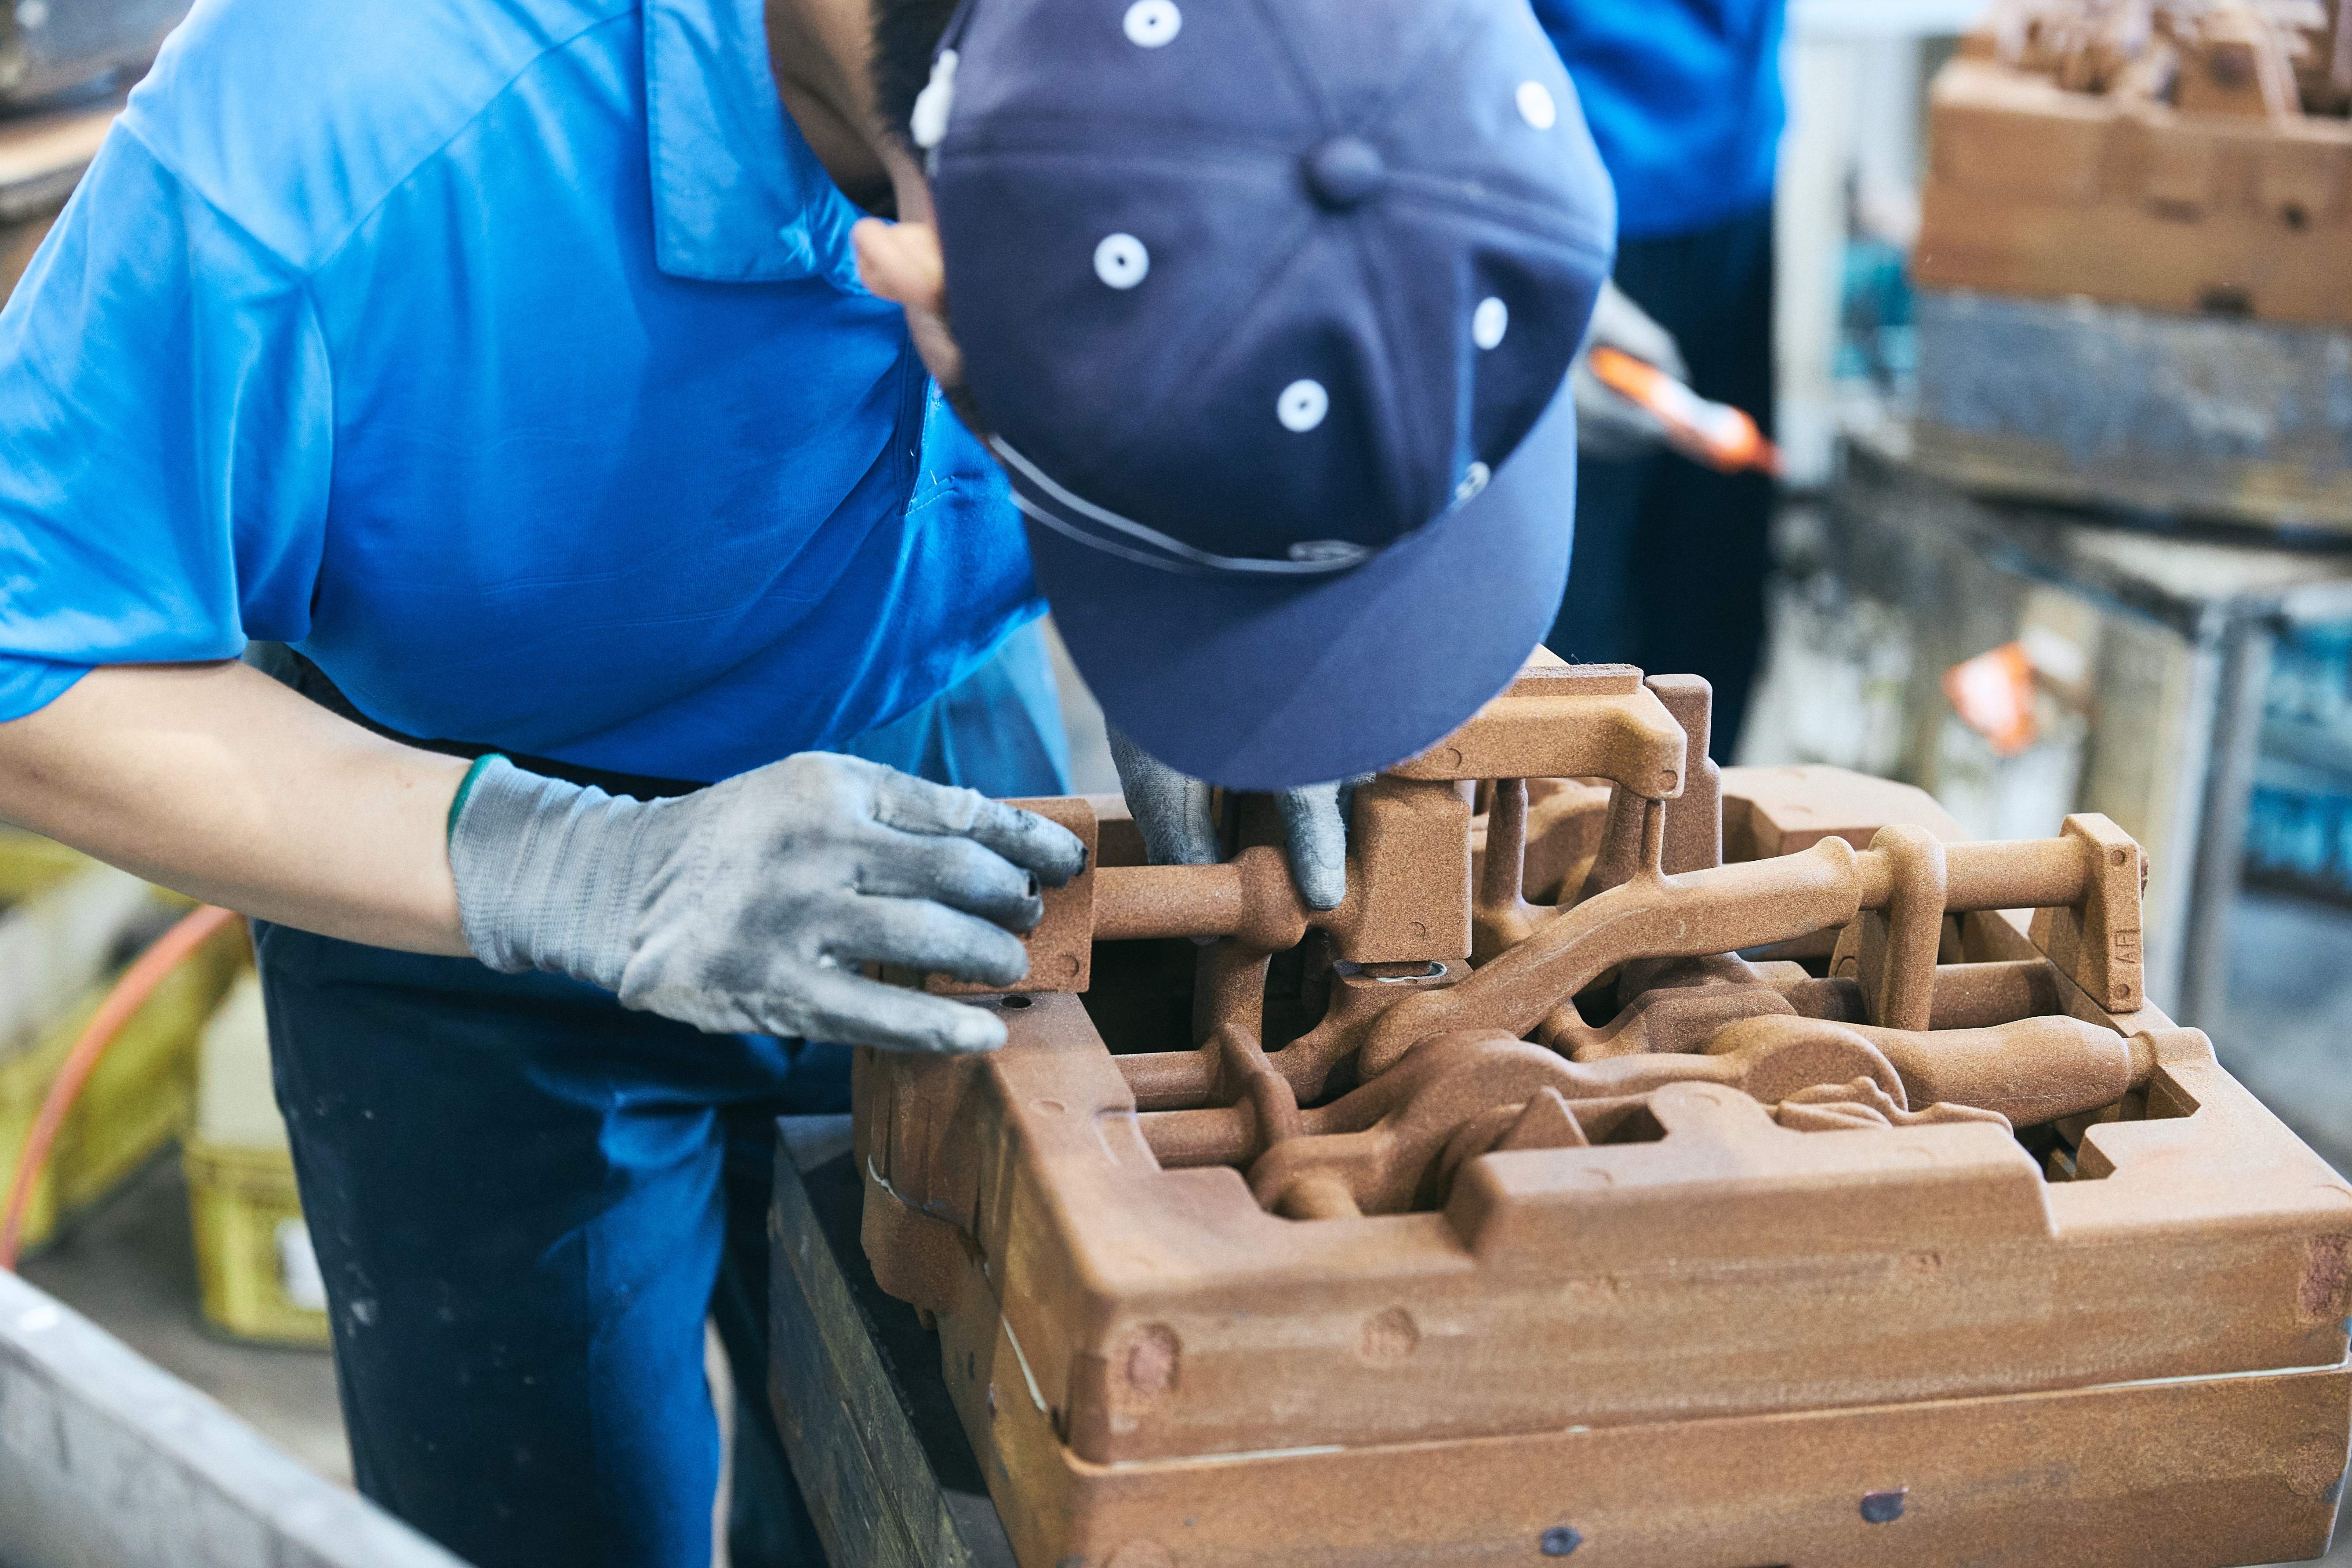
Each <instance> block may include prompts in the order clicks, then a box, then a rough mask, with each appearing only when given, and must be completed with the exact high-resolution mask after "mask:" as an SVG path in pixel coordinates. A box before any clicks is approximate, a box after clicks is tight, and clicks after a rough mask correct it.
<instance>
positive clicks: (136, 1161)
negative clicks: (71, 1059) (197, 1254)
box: [0, 829, 245, 1245]
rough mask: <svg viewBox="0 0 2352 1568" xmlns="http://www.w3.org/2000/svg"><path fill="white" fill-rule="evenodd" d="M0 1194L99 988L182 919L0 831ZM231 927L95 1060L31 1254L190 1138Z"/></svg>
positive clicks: (34, 1210) (174, 909)
mask: <svg viewBox="0 0 2352 1568" xmlns="http://www.w3.org/2000/svg"><path fill="white" fill-rule="evenodd" d="M0 904H5V906H6V909H5V913H0V1191H5V1188H6V1186H7V1184H8V1183H9V1181H10V1180H11V1178H12V1176H13V1173H14V1172H15V1169H16V1158H17V1155H18V1154H19V1152H21V1151H22V1150H23V1147H24V1143H25V1139H26V1134H27V1133H28V1132H29V1131H31V1129H32V1126H33V1122H34V1120H35V1118H36V1117H37V1115H38V1114H39V1111H40V1107H41V1101H42V1100H43V1098H44V1097H45V1096H46V1095H47V1092H48V1088H49V1085H50V1083H51V1081H52V1080H53V1079H56V1077H57V1074H58V1068H60V1067H61V1066H62V1065H63V1064H64V1062H65V1059H66V1056H67V1053H68V1051H70V1050H71V1049H72V1047H73V1043H74V1040H75V1039H76V1037H79V1035H80V1034H81V1032H82V1030H83V1028H84V1027H85V1026H87V1025H88V1024H89V1020H90V1018H91V1016H92V1015H93V1014H95V1013H96V1012H97V1010H98V1006H99V1004H100V1000H101V998H102V996H103V994H104V992H105V990H106V987H107V985H108V984H110V981H111V979H112V977H113V975H114V973H116V972H117V971H118V970H119V969H120V968H121V965H122V963H124V962H125V961H127V960H128V959H129V958H130V957H131V956H132V955H133V954H135V953H136V952H138V951H139V950H140V949H142V948H143V947H144V946H145V945H146V943H147V942H148V941H149V940H151V939H152V938H153V937H154V936H155V935H157V934H158V933H159V932H160V931H162V930H163V928H164V927H165V926H167V925H168V924H170V922H171V921H173V919H174V918H175V917H176V915H177V914H178V913H179V911H180V910H181V909H183V908H184V902H183V901H178V900H173V899H172V898H171V897H170V895H166V894H163V893H162V892H160V891H159V890H158V889H154V888H152V887H150V886H148V885H147V884H146V883H144V882H142V881H141V880H139V879H137V878H136V877H133V876H131V875H130V874H129V873H128V872H123V871H117V870H115V869H113V868H111V867H107V866H101V865H100V864H98V863H97V862H95V861H93V860H89V859H87V858H83V857H81V856H79V855H76V854H74V853H73V852H72V851H70V850H68V849H65V848H62V847H59V846H58V845H55V844H52V843H50V842H48V841H47V840H46V839H42V838H37V837H34V836H33V835H31V834H25V833H16V832H12V831H7V830H5V829H0ZM244 953H245V933H244V931H243V930H242V928H241V927H231V928H230V929H229V930H227V931H223V932H222V933H221V934H220V935H219V936H218V937H215V939H214V940H213V941H212V942H209V943H207V944H206V945H205V947H204V948H203V949H202V950H200V951H199V952H198V953H197V954H196V956H195V957H194V959H192V960H191V961H190V962H189V963H184V964H183V965H181V967H180V968H179V969H178V971H176V972H175V973H173V975H172V976H171V977H170V978H169V979H167V980H165V981H164V983H163V984H162V985H161V986H159V987H158V988H157V989H156V991H155V994H153V995H152V997H150V998H149V999H148V1001H147V1002H146V1004H145V1005H142V1007H141V1008H140V1009H139V1011H138V1012H136V1013H135V1014H133V1015H132V1016H131V1019H130V1021H129V1022H128V1023H126V1024H125V1025H124V1026H123V1027H122V1029H121V1033H120V1034H118V1035H117V1036H116V1037H115V1040H114V1043H113V1045H112V1046H111V1047H110V1048H109V1049H108V1051H107V1053H106V1055H105V1057H104V1058H101V1059H100V1062H99V1065H98V1067H97V1068H96V1070H95V1071H93V1072H92V1073H91V1075H90V1078H89V1082H88V1084H87V1085H86V1086H85V1087H84V1089H83V1090H82V1093H81V1097H80V1098H79V1100H77V1101H76V1102H75V1106H74V1109H73V1110H72V1112H71V1114H69V1115H68V1117H67V1119H66V1121H65V1123H64V1125H63V1126H62V1127H61V1128H60V1130H59V1131H58V1141H57V1143H56V1145H55V1147H54V1148H53V1149H52V1151H51V1152H50V1158H49V1162H48V1164H47V1168H46V1170H45V1171H44V1172H43V1173H42V1176H41V1178H40V1180H39V1181H38V1182H37V1184H36V1185H35V1187H34V1189H33V1197H32V1202H31V1205H30V1206H29V1207H28V1209H27V1210H26V1226H25V1237H26V1241H27V1242H28V1243H30V1244H33V1245H38V1244H39V1243H41V1242H42V1241H44V1240H46V1239H47V1237H49V1236H50V1235H51V1234H52V1233H54V1232H55V1231H56V1229H57V1228H58V1224H59V1222H60V1220H61V1219H64V1218H67V1217H70V1216H71V1215H74V1214H76V1213H78V1212H79V1211H81V1210H84V1209H87V1208H89V1206H90V1205H94V1204H96V1203H97V1202H99V1201H100V1199H101V1198H103V1197H105V1196H106V1195H107V1194H109V1193H110V1192H111V1191H112V1190H113V1189H114V1188H115V1187H116V1186H117V1185H118V1184H120V1183H121V1181H122V1179H123V1178H124V1177H126V1176H128V1175H129V1174H131V1173H132V1172H133V1171H135V1170H137V1169H138V1168H139V1167H140V1166H141V1165H142V1164H143V1163H145V1162H146V1161H148V1160H149V1159H151V1158H152V1157H153V1156H154V1155H155V1154H157V1153H159V1152H162V1151H163V1149H164V1148H165V1147H166V1146H167V1145H168V1144H169V1143H170V1142H172V1141H173V1139H175V1138H177V1137H178V1136H179V1135H180V1134H181V1132H182V1131H184V1129H185V1128H186V1127H187V1125H188V1121H189V1116H190V1112H191V1108H192V1106H193V1104H194V1091H195V1041H196V1035H197V1032H198V1030H200V1029H201V1028H202V1027H203V1026H204V1022H205V1018H206V1017H207V1016H210V1014H211V1012H212V1010H213V1008H214V1006H215V1004H217V1003H218V1001H219V1000H220V997H221V995H222V994H223V993H224V992H225V991H226V989H227V988H228V984H229V982H230V980H231V978H232V977H233V976H234V974H235V973H236V968H237V966H238V964H239V963H242V962H243V960H244Z"/></svg>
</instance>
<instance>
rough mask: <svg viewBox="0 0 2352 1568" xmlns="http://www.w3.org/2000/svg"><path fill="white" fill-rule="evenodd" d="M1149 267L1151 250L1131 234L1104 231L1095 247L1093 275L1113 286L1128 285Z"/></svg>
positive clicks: (1129, 286) (1136, 281)
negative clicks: (1099, 242) (1145, 247)
mask: <svg viewBox="0 0 2352 1568" xmlns="http://www.w3.org/2000/svg"><path fill="white" fill-rule="evenodd" d="M1150 270H1151V252H1150V251H1149V250H1146V249H1144V248H1143V241H1141V240H1139V239H1138V238H1136V237H1135V236H1133V235H1131V234H1107V235H1105V236H1103V240H1102V243H1101V244H1100V245H1097V246H1096V247H1095V276H1096V277H1097V278H1099V279H1102V280H1103V281H1104V282H1105V283H1106V284H1108V286H1110V287H1111V288H1113V289H1132V288H1134V287H1135V286H1136V285H1137V284H1138V283H1140V282H1142V281H1143V279H1144V276H1145V275H1146V274H1147V273H1149V272H1150Z"/></svg>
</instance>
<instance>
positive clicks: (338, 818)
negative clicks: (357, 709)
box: [0, 662, 466, 953]
mask: <svg viewBox="0 0 2352 1568" xmlns="http://www.w3.org/2000/svg"><path fill="white" fill-rule="evenodd" d="M465 771H466V763H464V762H463V761H462V760H459V759H456V758H450V757H443V756H438V755H436V754H434V753H432V752H421V751H417V750H415V748H413V747H409V746H403V745H399V744H397V743H395V742H390V741H386V740H383V739H382V738H380V737H378V736H375V735H372V734H370V733H368V732H367V731H364V730H362V729H361V728H359V727H358V726H357V725H355V724H352V723H349V722H347V721H344V720H341V719H339V718H337V717H335V716H334V715H333V714H331V713H329V712H328V711H326V710H324V709H321V708H320V707H318V706H316V705H315V704H313V703H310V702H309V701H306V700H303V699H302V698H300V697H298V696H296V695H295V694H294V693H292V692H290V691H289V690H287V689H285V688H283V687H281V686H279V685H278V683H277V682H276V681H274V680H271V679H269V678H268V676H265V675H263V674H261V673H260V672H259V671H257V670H254V669H249V668H246V667H245V666H244V665H241V664H237V663H234V662H229V663H221V664H192V665H122V666H115V667H111V668H102V669H98V670H94V671H92V672H91V673H90V674H89V675H88V676H85V677H84V678H83V679H81V680H80V681H79V682H77V683H76V684H75V685H74V687H73V688H72V689H69V690H68V691H67V692H66V693H65V694H64V695H63V696H61V697H59V698H58V700H56V701H54V702H52V703H50V704H49V705H48V706H47V707H46V708H43V709H41V710H39V711H37V712H35V713H31V714H28V715H26V717H25V718H22V719H18V720H15V721H11V722H9V723H5V724H0V819H5V820H6V821H8V822H13V823H16V824H17V825H19V826H25V827H29V828H32V829H34V830H35V831H37V832H39V833H44V834H47V835H48V836H49V837H52V838H56V839H59V840H61V841H62V842H64V843H67V844H70V845H72V846H74V847H76V848H78V849H82V850H85V851H87V852H89V854H92V855H95V856H97V857H98V858H100V859H102V860H106V861H110V862H111V863H112V864H114V865H117V866H121V867H122V868H125V869H127V870H130V871H133V872H136V873H137V874H139V875H140V876H142V877H145V878H147V879H150V880H152V881H155V882H160V883H162V884H163V886H165V887H169V888H174V889H178V890H180V891H181V892H184V893H187V894H190V895H192V896H194V897H196V898H200V899H204V900H207V901H209V902H212V903H217V904H224V905H226V906H227V907H228V908H230V909H234V910H240V911H242V912H244V913H246V914H250V915H255V916H258V917H260V918H261V919H264V920H270V921H281V922H283V923H285V924H288V925H293V926H299V927H301V928H303V929H304V930H308V931H320V932H322V933H324V934H326V935H329V936H338V937H343V938H346V939H349V940H351V941H353V942H368V943H371V944H373V945H375V946H379V947H392V948H401V949H405V950H407V951H410V952H443V953H462V952H465V951H466V943H465V938H464V936H463V934H462V932H461V931H460V930H459V927H458V923H457V889H456V887H455V885H454V883H453V882H452V881H451V879H450V874H449V858H448V851H447V847H446V822H447V817H448V812H449V803H450V801H451V799H452V798H453V797H454V795H456V793H457V783H458V781H459V780H460V779H461V778H462V777H463V776H464V775H465Z"/></svg>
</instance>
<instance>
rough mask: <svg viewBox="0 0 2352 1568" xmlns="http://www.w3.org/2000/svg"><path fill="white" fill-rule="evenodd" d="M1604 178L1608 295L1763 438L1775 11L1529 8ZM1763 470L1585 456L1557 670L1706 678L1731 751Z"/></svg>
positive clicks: (1645, 1) (1740, 4)
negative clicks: (1617, 295)
mask: <svg viewBox="0 0 2352 1568" xmlns="http://www.w3.org/2000/svg"><path fill="white" fill-rule="evenodd" d="M1532 3H1533V5H1534V7H1535V13H1536V17H1537V20H1538V21H1539V22H1541V23H1542V24H1543V27H1544V31H1545V32H1546V33H1547V34H1549V36H1550V37H1551V41H1552V44H1553V46H1554V47H1557V48H1558V49H1559V55H1560V58H1561V59H1562V60H1563V61H1564V62H1565V63H1566V64H1567V66H1568V74H1569V77H1570V79H1571V80H1573V81H1574V82H1575V83H1576V91H1577V97H1578V99H1579V100H1580V101H1581V102H1582V103H1583V105H1584V117H1585V121H1586V122H1587V123H1588V124H1590V125H1591V127H1592V140H1593V142H1594V143H1595V144H1596V145H1598V146H1599V148H1600V149H1601V162H1602V163H1604V164H1605V165H1606V166H1607V167H1608V170H1609V174H1610V177H1611V178H1612V180H1614V181H1615V182H1616V185H1617V212H1618V243H1617V264H1616V268H1615V273H1614V276H1615V279H1616V282H1617V286H1618V288H1620V289H1623V290H1624V291H1625V293H1626V294H1627V295H1628V296H1629V297H1630V298H1631V299H1632V300H1633V301H1634V302H1635V303H1636V304H1638V305H1640V306H1641V307H1642V308H1643V310H1647V311H1648V312H1649V313H1650V314H1651V315H1652V316H1653V317H1654V318H1655V319H1656V320H1657V321H1658V322H1659V324H1660V325H1662V326H1664V328H1665V329H1666V330H1667V331H1670V332H1672V333H1673V334H1674V335H1675V342H1676V343H1678V344H1679V345H1680V346H1681V348H1682V351H1683V357H1684V359H1685V361H1686V362H1687V363H1688V364H1689V367H1690V373H1691V384H1692V386H1693V387H1695V388H1696V390H1697V391H1698V393H1699V394H1700V395H1702V396H1705V397H1710V398H1713V399H1715V400H1716V401H1717V402H1720V403H1728V404H1730V405H1732V406H1734V407H1736V408H1742V409H1745V410H1747V411H1748V414H1750V415H1751V416H1754V417H1755V418H1756V420H1757V422H1758V423H1759V424H1760V425H1761V426H1763V427H1764V428H1765V429H1767V430H1769V429H1770V428H1771V427H1772V412H1773V410H1772V402H1773V398H1772V390H1773V387H1772V287H1773V270H1772V182H1773V175H1774V171H1775V167H1776V164H1777V161H1778V156H1779V152H1780V131H1781V126H1782V123H1783V121H1785V119H1786V118H1787V111H1786V105H1785V103H1784V100H1783V98H1782V94H1781V85H1780V37H1781V31H1782V27H1783V26H1784V23H1785V19H1786V10H1787V4H1786V0H1532ZM1772 506H1773V487H1772V483H1771V481H1770V480H1769V479H1765V478H1763V477H1762V476H1760V475H1757V474H1718V473H1716V472H1715V471H1713V470H1712V469H1709V468H1702V467H1700V466H1699V465H1698V464H1696V463H1694V462H1692V461H1690V460H1689V459H1688V458H1683V457H1679V456H1676V455H1675V454H1673V453H1669V452H1664V451H1659V452H1654V453H1651V454H1648V455H1645V456H1642V457H1637V458H1630V459H1625V460H1614V461H1612V460H1603V459H1601V458H1586V459H1585V460H1584V461H1583V462H1582V463H1581V464H1580V467H1579V470H1578V474H1577V486H1576V546H1575V553H1574V556H1573V558H1572V559H1571V560H1570V564H1569V574H1568V592H1567V594H1566V595H1565V596H1564V598H1563V599H1562V601H1561V604H1560V611H1559V619H1558V621H1557V622H1556V623H1555V624H1554V625H1553V626H1552V630H1551V635H1550V636H1549V637H1546V638H1545V639H1544V641H1545V642H1546V644H1548V645H1549V647H1551V648H1552V650H1553V651H1554V652H1556V653H1559V654H1560V655H1562V656H1563V657H1566V658H1572V659H1592V660H1599V661H1605V662H1612V663H1626V664H1636V665H1639V666H1641V667H1642V668H1644V669H1655V670H1675V671H1677V672H1688V673H1691V674H1695V675H1701V676H1705V677H1706V679H1707V680H1708V682H1709V683H1710V684H1712V685H1713V686H1714V688H1715V733H1714V741H1713V744H1712V750H1713V752H1714V754H1715V755H1716V756H1717V758H1719V759H1721V760H1724V761H1728V760H1730V758H1731V757H1732V755H1733V754H1734V752H1735V749H1736V748H1737V746H1738V739H1739V731H1740V728H1741V725H1742V723H1743V722H1744V721H1745V719H1746V715H1747V710H1748V688H1749V686H1750V685H1751V684H1752V683H1753V681H1754V679H1755V674H1756V666H1757V660H1758V656H1759V652H1760V650H1761V648H1762V646H1763V640H1764V578H1765V574H1766V571H1767V569H1768V567H1769V551H1768V541H1769V532H1770V524H1771V512H1772Z"/></svg>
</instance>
